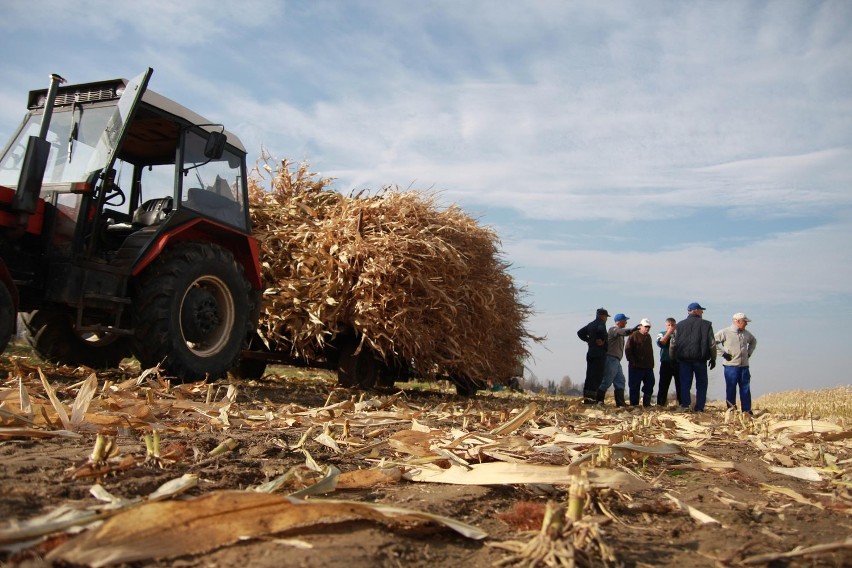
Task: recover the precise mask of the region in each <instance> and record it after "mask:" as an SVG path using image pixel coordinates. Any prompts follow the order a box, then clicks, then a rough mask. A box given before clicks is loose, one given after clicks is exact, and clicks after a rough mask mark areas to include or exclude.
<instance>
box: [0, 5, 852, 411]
mask: <svg viewBox="0 0 852 568" xmlns="http://www.w3.org/2000/svg"><path fill="white" fill-rule="evenodd" d="M850 28H852V2H846V1H843V0H840V1H836V2H814V1H783V0H777V1H772V2H756V1H731V2H726V1H714V2H675V1H652V0H648V1H642V2H639V1H635V2H615V1H606V2H571V1H544V0H542V1H529V0H512V1H503V0H490V1H485V0H482V1H475V0H467V1H462V2H459V1H457V0H456V1H431V2H430V1H416V2H415V1H403V0H396V1H393V0H388V1H381V0H371V1H358V0H339V1H321V0H318V1H300V2H296V1H272V0H269V1H267V0H244V1H242V2H209V1H207V0H184V1H182V2H171V1H168V2H166V1H160V0H154V1H145V2H129V1H124V0H121V1H116V0H112V1H106V0H80V1H77V2H63V1H53V0H30V1H27V2H23V1H16V0H9V1H5V2H2V3H0V46H2V48H3V52H4V53H6V54H7V56H6V57H4V58H3V59H2V61H0V71H1V72H2V77H3V81H2V83H0V138H3V139H6V138H8V136H9V135H10V134H11V132H12V130H13V129H14V128H15V126H16V125H17V124H18V122H19V121H20V119H21V117H22V115H23V112H24V103H25V97H26V94H27V92H28V91H29V90H30V89H35V88H45V87H46V86H47V78H48V75H49V74H50V73H58V74H60V75H62V76H63V77H65V78H66V79H68V80H69V82H71V83H77V82H86V81H93V80H99V79H107V78H112V77H132V76H134V75H136V74H138V73H139V72H141V71H142V70H143V69H144V68H145V67H148V66H150V67H153V68H154V75H153V78H152V80H151V84H150V88H152V89H154V90H156V91H158V92H160V93H162V94H164V95H166V96H168V97H170V98H172V99H175V100H176V101H178V102H181V103H183V104H185V105H187V106H189V107H191V108H193V109H194V110H196V111H197V112H199V113H200V114H202V115H204V116H206V117H207V118H209V119H211V120H214V121H218V122H222V123H224V124H225V125H226V126H227V127H228V129H229V130H231V131H233V132H235V133H236V134H238V135H239V136H240V138H241V139H242V141H243V143H244V144H245V146H246V147H247V148H248V149H249V158H250V160H252V159H254V158H256V157H257V156H259V154H260V152H261V149H262V148H265V149H266V150H267V151H269V152H270V153H271V154H272V155H274V156H275V157H277V158H285V157H286V158H290V159H293V160H303V159H304V160H308V161H309V162H310V163H311V165H312V167H313V169H314V171H318V172H321V173H322V174H323V175H326V176H333V177H336V178H337V182H336V184H335V187H336V188H337V189H339V190H340V191H342V192H344V193H348V192H349V191H350V190H351V189H353V188H364V187H366V188H372V189H377V188H379V187H381V186H384V185H388V184H397V185H399V186H401V187H403V188H408V187H411V188H415V189H423V190H430V191H437V192H439V194H440V196H441V200H442V201H443V202H444V203H446V204H449V203H457V204H458V205H460V206H461V207H463V208H464V209H465V210H466V211H468V212H469V213H470V214H471V215H472V216H474V217H476V218H477V219H479V220H480V221H481V222H482V223H483V224H486V225H490V226H492V227H494V228H495V229H496V230H497V231H498V233H499V234H500V236H501V239H502V245H503V250H504V251H505V255H506V259H507V260H508V261H509V262H511V263H512V265H513V269H512V273H513V275H514V277H515V278H516V279H517V281H518V283H519V284H520V285H522V286H525V287H526V288H527V290H528V297H527V298H528V300H529V301H530V302H532V303H533V305H534V307H535V310H536V315H535V316H534V317H533V318H532V319H531V320H530V322H529V327H530V330H531V331H532V332H533V333H536V334H544V335H547V337H548V340H547V342H546V343H544V344H543V345H541V346H534V347H533V354H534V359H533V360H531V361H529V362H528V365H529V367H530V369H531V370H532V372H533V373H534V374H535V375H536V376H537V377H538V378H539V379H544V380H546V379H553V380H556V381H559V380H560V379H561V378H562V377H563V376H565V375H569V376H571V377H572V378H573V379H574V380H575V381H581V380H582V378H583V373H584V352H585V349H584V345H583V344H582V343H581V342H580V341H579V340H578V339H577V337H576V335H575V332H576V330H577V329H578V328H579V327H580V326H582V325H583V324H585V323H587V322H588V321H589V320H591V319H592V318H593V316H594V310H595V308H597V307H599V306H604V307H606V308H607V309H608V310H609V311H610V313H616V312H624V313H626V314H627V315H629V316H630V317H631V320H632V321H633V323H638V321H639V319H640V318H643V317H647V318H649V319H650V320H651V321H652V323H653V326H654V327H653V329H652V332H656V331H659V330H660V329H661V328H662V326H663V322H664V320H665V318H666V317H668V316H672V317H676V318H677V319H682V318H683V317H685V316H686V306H687V304H688V303H689V302H692V301H699V302H701V303H702V304H703V305H704V306H706V307H707V308H708V310H707V311H706V312H705V317H706V318H707V319H709V320H711V321H713V323H714V327H715V328H716V329H720V328H721V327H724V326H726V325H729V324H730V318H731V315H732V314H733V313H734V312H737V311H744V312H746V313H747V314H748V315H749V317H751V318H752V319H753V320H754V321H753V322H752V323H751V324H750V327H749V329H750V330H751V331H752V332H753V333H754V334H755V335H756V336H757V338H758V342H759V347H758V350H757V353H756V354H755V356H754V359H753V360H752V375H753V380H752V383H753V384H752V388H753V391H754V392H755V393H757V394H761V393H766V392H774V391H780V390H788V389H794V388H819V387H831V386H835V385H845V384H850V383H852V380H850V367H852V349H850V348H849V347H848V345H849V342H850V340H852V336H850V335H849V334H847V333H845V332H843V331H842V330H843V329H844V328H845V325H846V321H847V320H849V317H850V316H852V246H851V245H852V34H850V33H849V30H850ZM12 53H14V54H15V55H14V56H11V55H9V54H12ZM610 323H611V320H610ZM723 384H724V381H723V379H722V375H721V370H720V368H717V370H715V371H713V372H711V383H710V392H709V395H710V397H711V398H721V397H722V396H723V393H724V388H723Z"/></svg>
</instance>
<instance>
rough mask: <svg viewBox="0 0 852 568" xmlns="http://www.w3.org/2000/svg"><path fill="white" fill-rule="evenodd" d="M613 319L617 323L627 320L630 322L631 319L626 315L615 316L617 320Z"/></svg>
mask: <svg viewBox="0 0 852 568" xmlns="http://www.w3.org/2000/svg"><path fill="white" fill-rule="evenodd" d="M613 319H615V321H627V320H629V319H630V318H629V317H627V316H626V315H624V314H615V318H613Z"/></svg>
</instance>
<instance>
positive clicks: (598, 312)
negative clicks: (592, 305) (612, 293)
mask: <svg viewBox="0 0 852 568" xmlns="http://www.w3.org/2000/svg"><path fill="white" fill-rule="evenodd" d="M596 315H599V316H606V317H609V312H608V311H606V310H605V309H603V308H598V311H597V313H596Z"/></svg>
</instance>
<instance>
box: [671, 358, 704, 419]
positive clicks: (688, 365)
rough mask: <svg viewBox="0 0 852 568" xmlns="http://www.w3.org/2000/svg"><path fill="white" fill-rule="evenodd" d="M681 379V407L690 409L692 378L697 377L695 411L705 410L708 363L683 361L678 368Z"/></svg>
mask: <svg viewBox="0 0 852 568" xmlns="http://www.w3.org/2000/svg"><path fill="white" fill-rule="evenodd" d="M678 372H679V374H678V378H679V379H680V406H681V408H689V404H690V403H691V402H692V397H691V396H690V394H689V391H690V390H692V376H693V375H695V410H697V411H699V412H700V411H702V410H704V403H705V402H707V361H681V362H680V363H679V366H678Z"/></svg>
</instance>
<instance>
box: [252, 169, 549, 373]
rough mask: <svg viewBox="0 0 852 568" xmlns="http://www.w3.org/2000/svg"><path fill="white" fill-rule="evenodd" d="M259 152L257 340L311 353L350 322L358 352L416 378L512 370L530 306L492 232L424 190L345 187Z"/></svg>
mask: <svg viewBox="0 0 852 568" xmlns="http://www.w3.org/2000/svg"><path fill="white" fill-rule="evenodd" d="M268 160H269V158H268V156H266V157H265V158H264V162H263V163H262V164H261V166H260V167H259V168H258V169H257V170H256V172H257V175H255V176H253V177H252V178H250V180H249V195H250V200H251V210H252V211H251V215H252V224H253V227H254V231H255V234H256V236H257V237H258V240H259V242H260V248H261V259H262V273H263V280H264V286H265V288H266V289H265V292H264V295H263V307H262V310H261V320H260V325H259V334H260V336H261V338H262V339H263V341H264V342H265V343H266V344H267V346H268V347H270V348H271V349H273V350H276V351H286V352H289V353H290V354H291V355H293V356H296V357H300V358H304V359H307V360H315V359H317V358H318V357H321V353H322V349H323V346H324V345H325V343H326V342H327V341H328V340H329V339H330V338H331V337H332V336H333V335H335V334H337V333H340V332H341V331H343V330H345V329H346V328H351V329H354V330H355V331H356V332H357V333H358V334H359V336H360V337H361V338H362V343H361V348H362V349H363V348H364V347H368V348H369V349H371V350H372V351H373V352H374V353H375V354H376V356H377V357H378V358H381V359H384V360H386V361H387V362H391V361H393V360H394V359H395V360H414V361H415V364H416V367H417V371H418V373H420V374H422V375H426V376H432V377H434V376H436V375H438V374H446V375H463V376H467V377H470V378H473V379H477V380H481V381H484V380H487V379H492V380H494V381H495V382H502V381H503V380H505V379H508V378H510V377H512V376H516V375H517V369H518V367H519V361H520V360H521V359H522V358H523V357H525V356H526V355H527V354H528V352H527V344H528V341H530V340H532V341H535V340H539V339H540V338H536V337H533V336H532V335H531V334H530V333H529V332H528V331H527V329H526V327H525V321H526V319H527V318H528V317H529V315H530V314H531V310H532V308H531V306H530V305H529V304H526V303H524V301H523V296H524V291H523V290H522V289H519V288H518V287H516V286H515V284H514V282H513V280H512V278H511V276H510V275H509V274H508V270H509V268H510V265H509V264H507V263H506V262H505V261H504V260H502V259H501V252H500V249H499V245H500V242H499V239H498V237H497V235H496V233H495V232H494V231H493V230H492V229H490V228H488V227H483V226H481V225H479V224H478V223H477V222H476V221H475V220H474V219H472V218H470V217H469V216H467V215H466V214H465V213H464V212H463V211H461V209H459V208H458V207H455V206H453V207H449V208H446V209H440V208H439V207H437V205H436V201H435V196H434V195H430V194H424V193H422V192H415V191H400V190H399V189H398V188H392V187H385V188H383V189H382V190H381V191H380V192H378V193H377V194H376V195H368V194H365V193H364V192H361V193H359V194H355V195H350V196H344V195H342V194H340V193H337V192H335V191H332V190H330V189H329V185H330V184H331V182H332V181H333V180H332V179H331V178H321V177H318V176H317V174H315V173H312V172H310V171H309V169H308V165H307V164H305V163H301V164H299V165H298V166H295V165H294V164H292V163H291V162H289V161H287V160H284V161H282V162H281V163H280V164H279V165H278V166H277V168H276V169H273V168H272V167H270V166H269V164H268ZM263 172H265V174H264V173H263ZM267 174H268V175H270V176H271V182H270V186H271V187H270V188H268V189H265V188H264V187H262V185H263V184H264V183H265V182H266V178H265V175H267Z"/></svg>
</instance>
